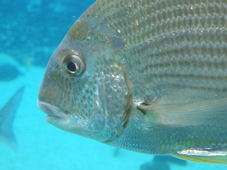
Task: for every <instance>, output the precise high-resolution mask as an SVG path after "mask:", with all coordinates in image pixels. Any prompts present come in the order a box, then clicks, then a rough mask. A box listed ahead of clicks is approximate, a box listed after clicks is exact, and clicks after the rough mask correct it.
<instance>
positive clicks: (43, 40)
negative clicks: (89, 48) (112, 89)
mask: <svg viewBox="0 0 227 170" xmlns="http://www.w3.org/2000/svg"><path fill="white" fill-rule="evenodd" d="M93 2H94V0H55V1H52V0H48V1H42V0H33V1H30V0H20V1H19V0H16V1H15V0H14V1H13V0H0V18H1V20H0V33H1V34H0V71H1V72H0V108H2V107H3V106H4V105H5V103H6V102H7V101H8V100H9V99H10V98H11V96H12V95H13V94H14V92H15V91H16V90H17V89H18V88H20V87H21V86H23V85H25V92H24V95H23V98H22V100H21V103H20V106H19V108H18V110H17V113H16V117H15V120H14V133H15V135H16V138H17V141H18V144H19V149H18V150H17V151H14V150H12V149H11V148H10V147H8V146H7V145H5V144H3V143H2V142H1V141H0V151H1V152H0V170H97V169H98V170H115V169H116V170H117V169H122V170H129V169H130V170H140V169H141V168H142V167H143V170H149V166H144V164H146V163H148V162H151V161H152V159H153V158H154V157H153V156H152V155H146V154H140V153H135V152H130V151H125V150H119V149H116V148H114V147H110V146H106V145H104V144H101V143H99V142H97V141H93V140H91V139H86V138H83V137H80V136H77V135H74V134H70V133H67V132H64V131H61V130H59V129H57V128H56V127H54V126H52V125H50V124H48V123H47V122H45V114H44V113H43V112H41V111H40V110H39V109H38V108H37V106H36V101H37V95H38V90H39V85H40V82H41V79H42V77H43V74H44V68H45V65H46V63H47V61H48V59H49V57H50V56H51V54H52V52H53V51H54V49H55V48H56V47H57V45H58V44H59V42H60V41H61V39H62V38H63V37H64V35H65V34H66V32H67V31H68V29H69V28H70V26H71V25H72V24H73V23H74V22H75V20H76V19H77V18H78V17H79V16H80V15H81V14H82V13H83V12H84V10H86V9H87V8H88V7H89V6H90V5H91V4H92V3H93ZM6 74H7V77H8V79H7V78H6V76H4V75H6ZM166 159H169V158H166ZM159 161H161V163H160V164H159V165H158V166H157V167H156V168H157V170H167V169H168V168H169V169H171V170H180V169H181V170H192V169H193V170H201V169H206V170H213V169H215V168H216V169H219V170H224V169H226V166H220V165H205V164H197V163H192V162H186V163H185V162H183V164H181V163H179V162H178V161H172V162H171V161H170V162H171V163H168V164H166V163H165V162H166V160H165V159H160V160H159ZM162 161H163V162H162ZM142 165H143V166H142ZM162 165H166V166H162ZM150 169H151V168H150Z"/></svg>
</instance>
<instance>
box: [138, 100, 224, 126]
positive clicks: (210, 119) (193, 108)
mask: <svg viewBox="0 0 227 170" xmlns="http://www.w3.org/2000/svg"><path fill="white" fill-rule="evenodd" d="M138 108H139V109H141V110H143V111H144V113H146V115H147V116H148V118H149V117H150V119H151V121H153V120H152V119H154V117H155V118H156V119H157V121H158V123H159V124H161V125H165V126H178V127H181V126H194V125H202V124H203V125H219V126H223V127H227V123H226V122H227V98H224V99H218V100H207V101H202V102H195V103H186V104H169V105H163V104H160V103H159V102H154V103H150V104H140V105H139V106H138ZM154 115H155V116H154Z"/></svg>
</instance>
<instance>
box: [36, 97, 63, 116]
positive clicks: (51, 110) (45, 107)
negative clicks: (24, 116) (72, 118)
mask: <svg viewBox="0 0 227 170" xmlns="http://www.w3.org/2000/svg"><path fill="white" fill-rule="evenodd" d="M37 105H38V107H39V109H40V110H42V111H43V112H44V113H46V114H47V115H48V116H47V117H46V120H48V119H49V118H51V119H64V118H66V114H65V113H64V112H63V111H62V110H61V109H59V108H58V107H56V106H54V105H52V104H49V103H45V102H43V101H40V100H38V102H37Z"/></svg>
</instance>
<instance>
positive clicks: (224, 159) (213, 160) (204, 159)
mask: <svg viewBox="0 0 227 170" xmlns="http://www.w3.org/2000/svg"><path fill="white" fill-rule="evenodd" d="M173 156H175V157H177V158H180V159H184V160H188V161H192V162H197V163H206V164H220V165H227V156H191V155H190V156H189V155H180V154H173Z"/></svg>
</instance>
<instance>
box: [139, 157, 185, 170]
mask: <svg viewBox="0 0 227 170" xmlns="http://www.w3.org/2000/svg"><path fill="white" fill-rule="evenodd" d="M170 164H176V165H181V166H186V165H187V161H185V160H182V159H178V158H175V157H173V156H169V155H167V156H166V155H165V156H164V155H163V156H160V155H155V156H154V158H153V160H152V161H151V162H148V163H145V164H143V165H141V167H140V170H170V169H171V167H170Z"/></svg>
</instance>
